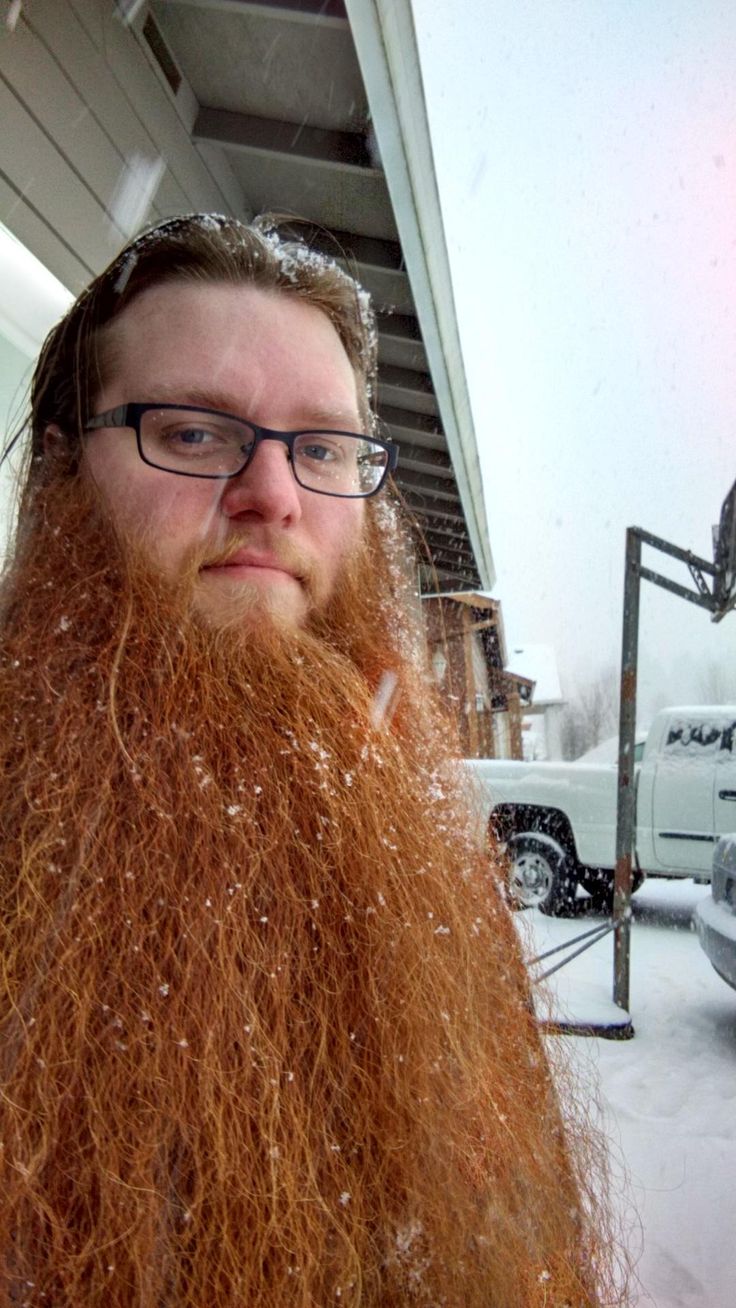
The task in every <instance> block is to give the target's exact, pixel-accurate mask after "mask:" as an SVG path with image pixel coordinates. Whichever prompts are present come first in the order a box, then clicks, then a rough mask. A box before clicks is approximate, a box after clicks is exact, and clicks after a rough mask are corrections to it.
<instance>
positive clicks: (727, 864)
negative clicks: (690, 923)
mask: <svg viewBox="0 0 736 1308" xmlns="http://www.w3.org/2000/svg"><path fill="white" fill-rule="evenodd" d="M695 926H696V928H697V932H698V936H699V937H700V943H701V945H702V946H703V949H704V950H705V952H706V954H707V955H708V958H709V959H710V961H711V963H712V964H713V966H714V968H715V970H716V972H717V973H718V975H719V976H721V977H723V980H724V981H727V982H728V984H729V985H730V986H733V988H734V990H736V836H724V837H723V839H722V840H719V842H718V844H717V845H716V852H715V855H714V857H713V878H712V880H711V893H710V898H709V899H704V900H702V902H701V903H700V904H698V905H697V907H696V909H695Z"/></svg>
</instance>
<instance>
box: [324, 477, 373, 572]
mask: <svg viewBox="0 0 736 1308" xmlns="http://www.w3.org/2000/svg"><path fill="white" fill-rule="evenodd" d="M315 498H316V497H315ZM326 498H327V497H325V499H326ZM364 522H365V505H364V504H363V502H362V500H342V501H340V500H336V501H334V502H330V501H327V508H326V509H322V507H321V505H319V504H318V505H317V506H316V507H315V510H314V518H313V522H312V525H311V530H310V536H311V539H312V543H313V547H314V548H315V552H316V554H317V558H318V561H319V562H321V563H322V565H323V567H324V569H325V571H326V572H327V573H328V574H329V577H330V580H334V578H335V576H336V575H337V573H338V572H339V570H340V567H341V565H342V564H343V563H344V562H345V561H346V560H347V559H349V558H350V557H351V555H352V554H354V552H355V550H356V549H357V548H358V545H359V544H360V542H361V540H362V537H363V529H364Z"/></svg>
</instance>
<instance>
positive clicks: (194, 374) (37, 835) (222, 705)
mask: <svg viewBox="0 0 736 1308" xmlns="http://www.w3.org/2000/svg"><path fill="white" fill-rule="evenodd" d="M374 369H375V331H374V327H373V321H372V317H371V315H370V310H369V308H368V305H367V302H366V299H365V296H364V295H363V294H362V293H361V292H360V291H359V290H358V288H357V287H356V285H355V284H354V283H353V282H352V281H351V280H350V278H348V277H347V276H346V275H345V274H344V273H343V272H342V271H341V270H340V269H339V268H338V267H337V266H336V265H335V264H333V263H331V262H330V261H328V260H325V259H323V258H321V257H320V256H317V255H316V254H314V253H312V252H310V251H309V250H308V249H306V247H304V246H303V245H301V244H299V243H298V242H294V241H287V242H283V243H282V242H281V241H280V240H279V239H278V238H277V237H276V236H275V235H274V234H273V233H269V232H268V231H265V230H261V229H257V228H251V227H245V226H244V225H242V224H240V223H238V222H236V221H235V220H231V219H224V218H215V217H212V216H201V215H200V216H192V217H189V218H182V219H175V220H170V221H169V222H166V223H164V224H162V225H160V226H159V227H158V228H155V229H153V230H152V231H151V232H149V233H147V234H145V235H144V236H142V237H140V238H139V239H138V240H137V241H135V242H133V243H132V245H131V246H130V247H129V248H128V249H127V250H126V251H124V252H123V254H122V255H121V256H120V258H119V259H117V260H116V261H115V262H114V263H113V265H111V267H110V268H109V269H107V270H106V271H105V272H104V273H103V274H101V276H100V277H98V278H97V279H96V280H95V282H93V283H92V286H91V287H90V288H89V290H88V291H87V292H85V294H84V295H82V296H81V297H80V299H79V300H78V301H77V303H76V305H75V306H73V308H72V309H71V310H70V312H69V314H68V315H67V317H66V319H65V320H64V321H63V322H62V323H60V324H59V326H58V327H57V328H55V329H54V331H53V332H52V333H51V335H50V337H49V339H48V341H47V343H46V345H45V347H44V350H43V353H42V355H41V359H40V361H39V365H38V368H37V371H36V374H35V377H34V382H33V390H32V412H31V419H30V430H31V453H30V462H29V465H28V469H27V475H26V479H25V484H24V487H23V493H22V499H21V507H20V514H19V522H18V530H17V535H16V541H15V549H14V554H13V556H12V559H11V562H10V565H9V567H8V570H7V574H6V577H5V581H4V586H3V590H2V610H1V623H2V636H1V643H0V705H1V706H2V723H1V725H0V767H1V768H2V776H3V779H4V791H3V801H2V808H1V813H0V871H1V874H2V878H3V890H4V893H3V906H4V912H3V917H2V941H1V942H0V943H1V949H0V957H2V971H1V973H0V996H1V1000H2V1002H1V1004H0V1020H1V1021H2V1032H1V1033H0V1050H1V1051H2V1052H1V1053H0V1072H1V1078H0V1079H1V1082H2V1093H1V1095H0V1143H1V1144H2V1154H1V1155H0V1157H1V1158H2V1169H3V1172H2V1186H1V1187H0V1269H1V1274H2V1283H1V1285H0V1303H13V1304H17V1303H23V1304H27V1305H29V1306H30V1305H37V1304H51V1305H53V1306H54V1308H66V1306H67V1305H69V1306H70V1308H71V1306H72V1305H74V1308H86V1306H87V1305H97V1304H103V1303H104V1304H105V1305H119V1306H120V1308H123V1306H125V1308H132V1306H133V1305H135V1306H136V1308H137V1306H139V1305H140V1306H141V1308H162V1306H163V1305H166V1306H167V1308H169V1306H172V1308H173V1306H175V1308H189V1306H191V1308H195V1306H196V1308H205V1306H206V1308H210V1306H219V1305H223V1306H224V1305H227V1306H228V1308H229V1306H231V1305H232V1308H235V1305H239V1306H240V1305H242V1306H244V1308H245V1306H247V1308H260V1306H261V1305H264V1306H265V1305H269V1306H276V1308H281V1305H285V1306H286V1305H289V1306H291V1305H294V1306H295V1308H308V1306H309V1308H312V1306H314V1308H322V1306H323V1305H328V1304H333V1303H340V1304H349V1305H361V1306H363V1308H366V1306H368V1305H370V1306H371V1308H373V1306H377V1305H382V1306H388V1305H391V1306H392V1308H393V1306H394V1305H403V1304H407V1305H408V1304H418V1305H440V1304H443V1305H448V1306H450V1305H454V1306H457V1308H459V1306H460V1305H463V1308H473V1306H474V1305H478V1306H480V1305H484V1306H485V1305H490V1304H494V1305H503V1306H504V1308H507V1306H508V1308H512V1306H513V1308H516V1306H519V1308H521V1306H522V1305H523V1306H524V1308H527V1306H531V1305H537V1304H539V1305H542V1304H545V1305H552V1304H554V1305H562V1304H568V1303H569V1304H572V1305H575V1306H576V1308H577V1306H578V1305H583V1304H585V1305H588V1304H594V1303H597V1302H599V1299H598V1291H597V1289H596V1286H597V1285H598V1286H602V1287H603V1291H604V1292H605V1293H607V1294H608V1295H609V1296H610V1295H611V1293H612V1292H611V1289H610V1276H609V1271H608V1270H607V1268H608V1263H607V1261H606V1257H605V1251H604V1245H603V1240H602V1237H601V1233H600V1229H599V1228H597V1227H596V1221H595V1220H593V1218H592V1217H591V1211H590V1201H589V1193H588V1192H590V1191H592V1190H593V1189H594V1183H593V1181H592V1180H591V1177H590V1176H589V1175H587V1174H586V1167H587V1163H588V1157H587V1152H586V1150H587V1146H586V1144H585V1141H584V1140H583V1141H582V1142H578V1144H576V1143H575V1142H574V1140H573V1134H572V1131H571V1130H570V1129H568V1130H565V1131H563V1127H562V1119H561V1115H560V1111H559V1109H558V1106H557V1103H556V1099H555V1094H554V1092H553V1089H552V1086H551V1082H550V1074H549V1070H548V1066H547V1063H546V1060H545V1057H544V1054H543V1052H542V1049H541V1047H540V1043H539V1040H538V1037H537V1034H536V1030H535V1025H534V1020H533V1016H532V1014H531V1009H530V1004H529V996H528V989H527V985H526V982H525V977H524V970H523V967H522V964H521V961H520V959H519V954H518V949H517V947H516V943H515V935H514V931H513V929H512V926H511V924H510V921H509V917H508V914H507V912H506V910H505V908H504V906H503V904H502V901H501V897H500V895H499V894H498V893H497V887H496V882H495V880H494V878H493V876H492V875H491V873H490V872H489V869H488V864H487V859H484V857H483V855H482V853H481V851H480V850H478V849H477V845H476V839H475V835H474V832H473V826H472V817H471V815H470V813H469V812H468V811H467V803H466V800H465V798H464V796H463V793H462V791H463V785H464V783H463V780H462V778H460V777H459V776H458V775H456V773H455V770H454V768H453V766H452V764H451V763H450V761H449V753H450V750H451V745H452V742H451V738H450V737H449V736H448V731H449V728H448V726H447V724H446V723H445V722H444V720H443V719H442V716H441V714H440V713H439V711H438V709H437V707H436V705H435V702H434V697H433V693H432V691H431V689H430V682H429V678H428V676H427V672H426V667H425V660H424V651H423V646H422V638H421V632H420V631H419V629H418V627H417V624H416V617H415V607H416V606H415V604H414V600H413V594H412V588H413V582H412V571H411V560H410V552H409V550H408V546H407V543H406V542H407V537H406V535H405V532H404V530H403V528H402V526H401V521H400V515H399V514H398V512H397V509H396V507H395V505H396V501H395V498H394V496H393V495H392V493H391V492H390V490H389V489H388V486H387V484H386V483H387V478H388V477H389V475H390V471H391V468H392V467H393V466H394V464H395V453H394V449H393V447H392V446H391V445H390V443H388V442H386V441H384V440H382V439H381V438H380V437H379V436H378V434H377V433H376V431H375V428H374V424H373V420H372V418H371V413H370V407H369V394H370V386H371V383H372V379H373V375H374ZM386 686H390V687H392V688H393V692H394V693H393V696H392V702H391V705H390V707H389V709H388V710H386V698H387V697H386V694H385V689H386ZM448 740H449V744H448ZM596 1220H597V1219H596ZM611 1301H612V1299H611V1298H610V1297H609V1298H607V1299H606V1302H611Z"/></svg>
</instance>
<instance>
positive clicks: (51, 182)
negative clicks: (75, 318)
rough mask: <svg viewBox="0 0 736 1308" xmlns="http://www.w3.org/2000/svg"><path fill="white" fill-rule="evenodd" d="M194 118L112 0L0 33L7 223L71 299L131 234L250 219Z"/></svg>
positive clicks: (32, 13)
mask: <svg viewBox="0 0 736 1308" xmlns="http://www.w3.org/2000/svg"><path fill="white" fill-rule="evenodd" d="M143 16H144V15H143V14H141V15H140V16H139V19H138V21H137V23H136V27H140V26H141V24H142V20H143ZM195 112H196V102H195V101H194V98H193V96H192V93H191V90H190V89H189V88H188V86H187V85H186V83H184V84H183V86H182V88H181V89H180V91H179V94H178V95H177V96H176V97H175V96H174V95H173V93H172V92H171V90H170V88H169V86H168V85H167V83H166V82H165V79H164V78H163V75H162V74H161V72H160V70H159V69H158V67H157V66H156V65H155V62H154V60H153V58H152V56H151V54H150V51H148V48H147V46H146V45H145V43H144V42H143V39H142V37H140V36H139V35H137V34H136V32H133V31H131V30H130V29H129V28H127V27H125V26H124V25H123V23H122V22H121V21H120V19H119V18H118V17H117V15H116V13H115V12H114V10H113V7H112V5H111V4H110V3H109V0H34V2H33V4H28V5H26V6H24V10H23V14H22V16H21V18H20V20H19V22H18V25H17V27H16V30H15V32H9V31H7V29H5V28H0V122H2V132H1V133H0V221H3V222H4V223H5V224H6V226H8V227H9V228H10V229H11V231H13V232H14V233H15V234H16V235H17V236H18V237H19V239H20V240H22V241H23V243H24V244H25V245H27V246H28V248H29V249H30V250H31V251H32V252H33V253H34V254H35V255H36V256H37V257H38V258H39V259H41V261H42V262H43V263H45V264H46V266H47V267H48V268H50V269H51V271H52V272H53V273H55V275H56V276H57V277H58V278H59V279H60V280H61V281H62V282H64V283H65V285H67V286H68V287H69V288H70V289H71V290H73V291H75V292H76V291H78V290H80V289H81V287H82V286H83V285H84V284H85V282H87V281H88V280H89V278H90V276H91V275H92V274H93V273H96V272H98V271H100V270H101V269H102V268H103V267H104V266H105V265H106V264H107V263H108V262H109V260H110V259H111V258H112V257H113V256H114V255H115V253H116V252H117V251H118V249H119V248H120V246H121V245H122V244H123V243H124V241H125V239H126V238H127V236H128V235H129V234H131V231H130V228H131V226H132V227H134V228H135V227H138V226H140V225H141V224H142V223H143V222H145V221H147V220H148V219H149V218H151V219H155V218H156V217H157V216H160V215H165V214H169V213H179V212H182V211H184V212H187V211H191V210H200V209H205V210H206V209H209V210H213V209H214V210H219V211H221V212H222V211H226V212H235V213H237V214H240V215H244V214H245V213H246V207H245V201H244V198H243V194H242V190H241V188H240V185H239V183H238V182H237V181H236V179H235V177H234V175H233V173H232V171H231V169H230V167H229V165H228V164H227V162H226V161H225V159H224V157H223V156H222V153H221V152H220V151H214V150H212V149H211V148H210V149H208V150H206V151H200V150H199V149H197V148H196V147H195V146H194V145H193V144H192V141H191V137H190V130H191V125H192V121H193V117H194V113H195ZM146 178H148V179H149V183H150V185H151V188H152V190H151V193H150V194H147V192H146V187H145V185H144V183H145V181H146Z"/></svg>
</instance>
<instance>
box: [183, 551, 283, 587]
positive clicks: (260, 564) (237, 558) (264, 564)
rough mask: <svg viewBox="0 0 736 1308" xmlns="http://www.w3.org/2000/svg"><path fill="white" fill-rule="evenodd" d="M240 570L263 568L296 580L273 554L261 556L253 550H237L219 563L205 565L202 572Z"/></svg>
mask: <svg viewBox="0 0 736 1308" xmlns="http://www.w3.org/2000/svg"><path fill="white" fill-rule="evenodd" d="M240 568H263V569H265V570H267V571H270V572H282V573H284V574H285V575H286V576H287V577H294V578H295V580H298V577H297V576H296V573H295V572H294V571H293V570H292V569H291V568H290V567H288V566H287V565H286V564H285V563H283V562H282V560H281V559H279V558H277V556H276V555H275V554H261V553H258V552H257V551H255V550H238V551H237V552H236V553H235V554H231V555H229V556H228V557H227V558H226V559H223V560H222V561H220V562H217V561H216V562H214V563H207V564H205V566H204V568H203V569H202V571H203V572H213V571H217V572H227V571H228V570H229V569H233V571H237V570H239V569H240Z"/></svg>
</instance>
